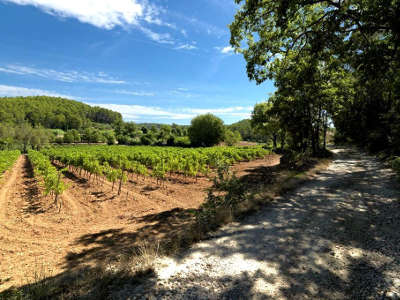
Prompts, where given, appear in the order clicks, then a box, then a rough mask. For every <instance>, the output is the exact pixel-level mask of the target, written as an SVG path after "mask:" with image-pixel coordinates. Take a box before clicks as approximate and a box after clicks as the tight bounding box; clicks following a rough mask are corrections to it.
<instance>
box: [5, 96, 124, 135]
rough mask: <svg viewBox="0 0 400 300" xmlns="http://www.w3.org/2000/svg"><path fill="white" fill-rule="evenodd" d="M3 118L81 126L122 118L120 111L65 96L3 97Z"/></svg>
mask: <svg viewBox="0 0 400 300" xmlns="http://www.w3.org/2000/svg"><path fill="white" fill-rule="evenodd" d="M0 120H1V122H2V123H10V124H21V123H24V122H28V123H30V124H31V125H32V126H34V127H35V126H40V125H41V126H44V127H45V128H58V129H63V130H68V129H80V128H82V127H83V128H85V127H88V126H90V125H91V124H92V122H94V123H101V124H110V125H111V124H113V123H115V122H118V121H122V116H121V114H120V113H118V112H115V111H112V110H108V109H105V108H101V107H92V106H90V105H87V104H84V103H81V102H78V101H74V100H68V99H63V98H56V97H48V96H35V97H3V98H0Z"/></svg>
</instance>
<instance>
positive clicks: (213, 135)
mask: <svg viewBox="0 0 400 300" xmlns="http://www.w3.org/2000/svg"><path fill="white" fill-rule="evenodd" d="M188 133H189V138H190V141H191V143H192V145H194V146H206V147H210V146H214V145H216V144H218V143H219V142H221V141H223V139H224V134H225V127H224V122H223V121H222V120H221V119H220V118H218V117H216V116H214V115H212V114H205V115H200V116H197V117H195V118H194V119H193V120H192V122H191V125H190V127H189V130H188Z"/></svg>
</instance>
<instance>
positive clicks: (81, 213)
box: [0, 155, 279, 291]
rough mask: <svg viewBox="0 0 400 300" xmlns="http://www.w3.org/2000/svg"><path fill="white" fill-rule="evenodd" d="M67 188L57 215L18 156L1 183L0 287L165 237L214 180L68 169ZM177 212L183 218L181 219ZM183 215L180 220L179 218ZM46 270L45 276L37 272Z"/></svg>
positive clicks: (270, 160)
mask: <svg viewBox="0 0 400 300" xmlns="http://www.w3.org/2000/svg"><path fill="white" fill-rule="evenodd" d="M278 163H279V156H277V155H270V156H267V157H266V158H264V159H260V160H256V161H252V162H244V163H240V164H237V165H236V166H234V167H233V170H234V171H235V172H236V173H237V175H238V176H243V175H246V174H250V173H251V172H252V170H254V169H257V168H260V167H261V168H262V167H265V166H271V165H275V164H278ZM64 181H65V182H66V183H67V185H68V189H67V190H66V191H65V192H64V193H63V195H62V196H61V201H62V207H61V210H60V212H59V211H58V209H57V208H56V207H55V206H54V204H53V199H52V198H51V197H50V196H43V195H42V190H41V187H40V184H38V182H37V181H36V180H35V179H34V177H33V174H32V169H31V166H30V164H29V161H28V159H27V157H26V156H20V158H19V159H18V161H17V162H16V164H15V166H14V168H13V169H12V170H11V172H8V173H7V174H6V175H5V176H4V178H3V180H2V182H1V186H0V262H1V263H0V291H2V290H5V289H7V288H9V287H10V286H12V285H15V286H19V285H22V284H25V283H28V282H31V281H33V280H35V277H36V279H37V277H38V276H39V277H40V276H51V275H56V274H60V273H62V272H65V271H69V270H73V269H74V268H76V267H78V266H79V267H82V266H83V265H85V264H88V265H93V264H99V263H102V262H104V261H105V260H106V259H107V258H108V257H115V256H116V255H118V254H121V253H124V252H129V251H130V250H131V249H132V248H133V246H134V245H135V244H138V243H140V242H142V241H143V240H144V239H146V238H149V237H157V238H158V237H162V236H163V235H165V234H166V233H168V232H170V231H171V230H174V228H175V227H177V226H182V225H183V224H184V221H185V219H184V218H182V214H186V215H188V214H189V215H190V211H191V209H195V208H198V207H199V206H200V205H201V204H202V202H203V201H204V199H205V196H206V192H205V189H206V188H208V187H210V186H211V184H212V183H211V180H210V179H208V178H205V177H202V178H199V179H198V180H197V181H194V180H187V179H184V178H181V177H176V176H173V177H172V178H170V180H169V181H168V182H167V183H166V184H165V185H164V186H163V187H161V186H159V185H157V184H156V182H155V181H154V180H153V179H151V178H145V179H142V178H139V179H137V178H136V176H133V177H131V178H130V179H129V181H128V182H127V183H125V184H124V185H123V188H122V193H121V195H120V196H118V195H117V190H118V186H117V185H116V186H115V187H114V190H113V191H112V185H111V184H110V183H106V182H101V181H100V182H96V181H91V182H90V183H89V182H88V181H87V179H86V178H84V177H82V176H79V174H74V173H72V172H71V173H67V177H66V178H65V179H64ZM178 216H179V218H178ZM178 219H179V222H178V221H177V220H178ZM37 272H39V273H43V274H38V273H37Z"/></svg>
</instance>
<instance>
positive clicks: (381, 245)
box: [113, 149, 400, 299]
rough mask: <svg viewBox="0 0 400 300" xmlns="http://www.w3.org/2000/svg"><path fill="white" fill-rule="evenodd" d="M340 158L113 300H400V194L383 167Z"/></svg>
mask: <svg viewBox="0 0 400 300" xmlns="http://www.w3.org/2000/svg"><path fill="white" fill-rule="evenodd" d="M333 151H334V152H335V158H334V161H333V162H332V164H331V165H330V166H329V168H328V169H326V170H325V171H323V172H321V173H320V174H319V175H318V176H317V178H316V179H313V180H312V181H310V182H308V183H306V184H305V185H303V186H302V187H300V188H298V189H297V190H295V191H294V192H292V193H290V194H287V195H286V196H284V197H282V198H280V199H278V200H277V201H276V202H274V203H272V204H271V205H268V206H266V207H265V208H264V209H262V210H261V211H259V212H257V213H255V214H254V215H251V216H249V217H247V218H245V219H244V220H242V221H240V222H236V223H232V224H229V225H227V226H225V227H223V228H222V229H221V230H219V231H218V232H216V233H214V234H213V236H212V237H211V238H210V239H208V240H206V241H204V242H201V243H198V244H196V245H194V246H193V247H192V248H190V249H189V250H187V251H185V252H184V253H181V254H180V255H179V256H175V257H170V258H161V259H159V260H158V261H157V264H156V274H157V277H158V278H157V279H156V280H154V281H152V282H148V283H147V284H146V285H144V286H141V287H138V288H135V289H132V288H129V287H125V288H124V289H122V290H120V291H117V292H115V293H114V294H113V298H124V299H126V298H131V299H143V298H149V299H400V202H399V199H400V187H399V185H398V183H397V182H396V180H395V177H394V174H393V173H392V171H391V170H390V169H387V168H385V167H384V166H383V165H382V164H381V163H380V162H379V161H378V160H376V159H375V158H373V157H370V156H367V155H365V154H361V153H359V152H356V151H354V150H351V149H335V150H333ZM144 294H145V295H146V297H144Z"/></svg>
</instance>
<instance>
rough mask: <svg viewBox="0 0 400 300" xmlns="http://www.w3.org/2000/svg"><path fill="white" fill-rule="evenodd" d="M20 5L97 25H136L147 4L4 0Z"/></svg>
mask: <svg viewBox="0 0 400 300" xmlns="http://www.w3.org/2000/svg"><path fill="white" fill-rule="evenodd" d="M3 1H8V2H12V3H15V4H19V5H33V6H35V7H38V8H40V9H42V10H43V11H45V12H46V13H49V14H52V15H56V16H60V17H63V18H67V17H69V18H76V19H78V20H79V21H81V22H83V23H89V24H91V25H94V26H96V27H100V28H105V29H112V28H114V27H115V26H126V25H136V24H137V23H138V21H139V19H140V18H141V17H145V16H146V12H145V11H146V8H147V7H146V5H145V4H144V3H139V2H138V1H137V0H67V1H65V0H3Z"/></svg>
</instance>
